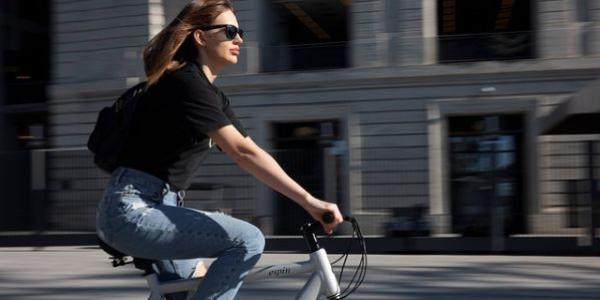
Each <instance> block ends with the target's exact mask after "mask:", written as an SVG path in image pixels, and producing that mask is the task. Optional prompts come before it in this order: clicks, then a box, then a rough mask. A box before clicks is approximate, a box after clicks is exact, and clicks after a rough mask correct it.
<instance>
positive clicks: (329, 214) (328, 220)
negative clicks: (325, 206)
mask: <svg viewBox="0 0 600 300" xmlns="http://www.w3.org/2000/svg"><path fill="white" fill-rule="evenodd" d="M322 219H323V222H325V223H326V224H329V223H332V222H333V219H334V218H333V213H332V212H329V211H328V212H326V213H324V214H323V216H322Z"/></svg>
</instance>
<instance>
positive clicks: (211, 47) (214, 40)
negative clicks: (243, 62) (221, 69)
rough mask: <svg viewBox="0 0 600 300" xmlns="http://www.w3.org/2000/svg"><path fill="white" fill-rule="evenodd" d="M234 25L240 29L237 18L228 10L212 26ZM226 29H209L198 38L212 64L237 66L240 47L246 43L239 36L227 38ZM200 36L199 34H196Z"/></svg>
mask: <svg viewBox="0 0 600 300" xmlns="http://www.w3.org/2000/svg"><path fill="white" fill-rule="evenodd" d="M226 24H228V25H234V26H235V27H237V28H239V24H238V21H237V18H236V17H235V15H234V14H233V12H232V11H231V10H227V11H225V12H223V13H222V14H220V15H219V16H218V17H217V18H216V19H215V20H214V21H213V22H212V24H211V25H226ZM225 31H226V29H225V28H223V27H222V28H216V29H207V30H203V31H202V33H201V34H200V36H196V40H197V41H198V38H200V39H201V43H200V46H201V49H202V50H204V51H203V52H204V54H205V55H206V58H207V59H208V60H210V61H211V62H212V63H217V64H219V65H226V64H235V63H237V62H238V55H240V45H241V44H242V43H243V42H244V40H243V39H242V37H240V35H239V34H236V36H235V37H234V38H233V39H229V38H227V35H226V33H225ZM196 34H198V33H196Z"/></svg>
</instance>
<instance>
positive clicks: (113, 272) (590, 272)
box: [0, 246, 600, 300]
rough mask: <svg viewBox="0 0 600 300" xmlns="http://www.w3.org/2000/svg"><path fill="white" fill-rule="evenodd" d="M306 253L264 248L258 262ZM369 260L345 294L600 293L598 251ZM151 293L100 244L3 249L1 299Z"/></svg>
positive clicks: (287, 294)
mask: <svg viewBox="0 0 600 300" xmlns="http://www.w3.org/2000/svg"><path fill="white" fill-rule="evenodd" d="M336 257H337V255H332V256H331V258H336ZM305 258H306V256H305V255H301V254H281V253H266V254H264V255H263V257H262V258H261V260H260V261H259V263H258V265H259V266H264V265H270V264H277V263H285V262H292V261H299V260H304V259H305ZM368 261H369V265H368V274H367V277H366V279H365V282H364V283H363V285H362V286H361V287H360V289H359V290H358V291H357V292H356V293H355V294H353V295H352V296H350V297H349V298H348V299H399V300H403V299H416V300H421V299H422V300H425V299H427V300H429V299H431V300H433V299H435V300H439V299H444V300H446V299H468V300H471V299H491V300H496V299H600V259H599V258H598V257H573V256H498V255H370V256H369V260H368ZM207 263H210V260H208V261H207ZM356 263H357V257H351V259H350V261H349V265H348V266H347V268H348V267H349V269H347V271H345V273H346V272H348V271H352V270H353V268H354V267H355V266H356ZM334 270H336V271H339V268H335V269H334ZM346 274H348V273H346ZM346 279H348V277H346ZM304 280H306V277H304V276H297V277H293V278H290V279H282V280H269V281H260V282H256V283H252V284H247V285H244V286H242V289H241V291H240V293H239V294H238V297H237V298H236V299H251V300H254V299H293V298H294V295H295V292H297V291H298V290H299V289H300V287H301V286H302V284H303V283H304ZM345 282H347V281H346V280H343V283H342V286H344V285H345ZM147 296H148V291H147V290H146V287H145V280H144V279H143V277H142V276H141V271H138V270H136V269H134V268H133V267H130V266H129V265H128V266H125V267H119V268H113V267H112V266H111V265H110V263H109V260H108V256H107V255H106V254H105V253H103V252H102V251H100V250H99V249H98V248H97V247H92V246H69V247H38V248H32V247H6V248H0V299H3V300H13V299H14V300H21V299H23V300H24V299H27V300H37V299H65V300H67V299H85V300H90V299H126V300H127V299H146V298H147Z"/></svg>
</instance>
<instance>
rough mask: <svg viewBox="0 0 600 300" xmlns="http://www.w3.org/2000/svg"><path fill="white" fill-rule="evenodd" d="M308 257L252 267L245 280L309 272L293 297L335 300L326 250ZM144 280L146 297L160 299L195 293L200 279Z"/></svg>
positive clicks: (335, 287)
mask: <svg viewBox="0 0 600 300" xmlns="http://www.w3.org/2000/svg"><path fill="white" fill-rule="evenodd" d="M309 258H310V259H309V260H307V261H302V262H297V263H290V264H281V265H273V266H268V267H261V268H254V269H252V271H250V273H249V274H248V275H247V276H246V278H245V279H244V283H250V282H253V281H257V280H264V279H277V278H284V277H289V276H292V275H296V274H304V273H312V274H311V275H310V277H309V278H308V281H307V282H306V284H304V286H303V287H302V289H301V290H300V291H299V292H298V294H297V295H296V298H295V299H296V300H316V299H318V298H319V297H320V296H325V297H326V298H327V299H338V297H339V295H340V286H339V283H338V281H337V278H335V275H334V273H333V270H332V269H331V264H330V262H329V259H328V258H327V252H326V251H325V249H323V248H321V249H319V250H317V251H315V252H313V253H310V254H309ZM146 280H147V282H148V286H149V288H150V291H151V292H152V297H151V298H150V299H149V300H162V299H164V295H165V294H171V293H176V292H190V293H189V295H190V297H191V295H193V294H194V292H195V291H196V289H197V288H198V285H199V284H200V282H201V281H202V278H193V279H181V280H174V281H167V282H159V281H158V278H157V276H156V274H154V273H152V274H149V275H146Z"/></svg>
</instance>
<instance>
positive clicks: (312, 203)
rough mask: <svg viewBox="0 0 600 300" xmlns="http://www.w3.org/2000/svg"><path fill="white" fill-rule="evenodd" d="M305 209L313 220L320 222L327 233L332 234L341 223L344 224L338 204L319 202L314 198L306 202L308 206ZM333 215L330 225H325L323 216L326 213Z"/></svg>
mask: <svg viewBox="0 0 600 300" xmlns="http://www.w3.org/2000/svg"><path fill="white" fill-rule="evenodd" d="M304 209H305V210H306V211H307V212H308V213H309V214H310V215H311V217H313V219H315V220H317V221H319V222H320V223H321V225H322V226H323V229H324V230H325V233H327V234H332V233H333V229H334V228H335V227H336V226H337V225H338V224H340V223H342V222H344V218H343V217H342V213H341V212H340V210H339V208H338V206H337V204H335V203H331V202H326V201H323V200H319V199H317V198H314V197H312V196H311V197H309V199H308V201H307V202H306V206H305V207H304ZM328 212H329V213H331V214H333V221H332V222H329V223H325V221H323V215H324V214H325V213H328Z"/></svg>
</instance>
